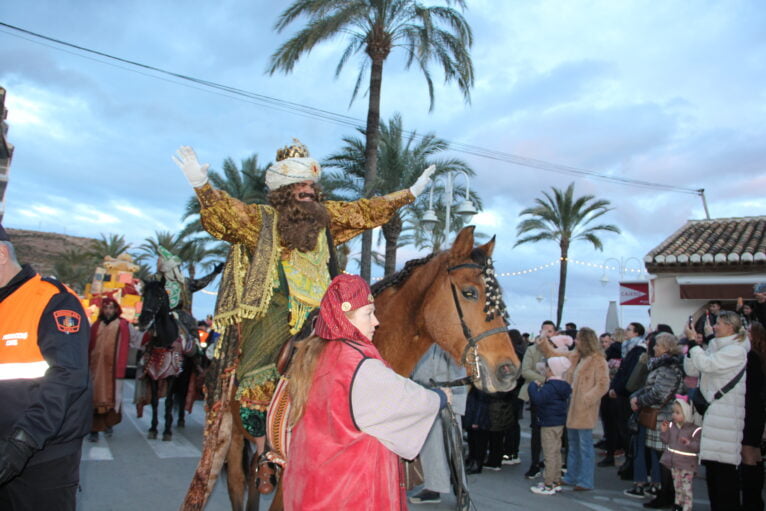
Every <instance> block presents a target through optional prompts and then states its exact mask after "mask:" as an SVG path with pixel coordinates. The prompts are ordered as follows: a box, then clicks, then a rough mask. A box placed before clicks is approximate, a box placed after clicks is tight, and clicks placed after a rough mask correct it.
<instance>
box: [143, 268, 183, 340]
mask: <svg viewBox="0 0 766 511" xmlns="http://www.w3.org/2000/svg"><path fill="white" fill-rule="evenodd" d="M141 301H142V302H143V305H142V307H141V314H139V316H138V329H139V330H141V331H146V330H148V329H149V328H152V329H153V330H154V332H155V334H154V335H155V339H156V345H157V346H170V344H172V343H173V341H175V340H176V339H177V338H178V324H177V323H176V321H175V320H174V319H173V316H172V315H171V314H170V299H169V298H168V293H167V292H166V291H165V285H164V284H163V282H162V281H158V280H152V281H149V282H147V283H146V285H145V286H144V293H143V295H142V297H141Z"/></svg>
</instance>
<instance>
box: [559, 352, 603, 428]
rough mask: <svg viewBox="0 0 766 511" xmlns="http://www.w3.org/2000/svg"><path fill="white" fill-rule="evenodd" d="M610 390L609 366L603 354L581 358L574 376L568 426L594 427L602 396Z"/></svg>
mask: <svg viewBox="0 0 766 511" xmlns="http://www.w3.org/2000/svg"><path fill="white" fill-rule="evenodd" d="M608 390H609V367H608V366H607V363H606V359H605V358H604V356H603V355H600V354H594V355H591V356H589V357H585V358H583V359H581V360H580V362H579V363H578V364H577V367H576V368H575V370H574V377H573V378H572V397H571V398H570V401H569V413H568V414H567V428H571V429H593V428H594V427H596V421H597V420H598V408H599V404H600V403H601V398H602V397H603V395H604V394H606V392H607V391H608Z"/></svg>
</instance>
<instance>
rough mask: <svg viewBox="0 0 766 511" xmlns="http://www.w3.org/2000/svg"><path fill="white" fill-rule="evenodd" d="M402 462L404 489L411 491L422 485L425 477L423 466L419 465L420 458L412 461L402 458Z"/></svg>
mask: <svg viewBox="0 0 766 511" xmlns="http://www.w3.org/2000/svg"><path fill="white" fill-rule="evenodd" d="M402 462H403V463H404V487H405V488H407V490H411V489H413V488H415V487H416V486H420V485H421V484H423V482H424V481H425V475H424V474H423V466H422V465H421V464H420V456H417V457H416V458H415V459H414V460H405V459H404V458H402Z"/></svg>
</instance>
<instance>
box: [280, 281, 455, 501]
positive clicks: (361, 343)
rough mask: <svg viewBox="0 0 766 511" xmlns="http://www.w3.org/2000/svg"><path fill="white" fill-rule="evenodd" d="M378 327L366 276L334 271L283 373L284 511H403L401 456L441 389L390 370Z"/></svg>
mask: <svg viewBox="0 0 766 511" xmlns="http://www.w3.org/2000/svg"><path fill="white" fill-rule="evenodd" d="M377 325H378V320H377V318H376V317H375V304H374V303H373V297H372V294H371V292H370V287H369V286H368V285H367V283H366V282H365V281H364V280H363V279H362V278H361V277H358V276H356V275H348V274H342V275H339V276H337V277H335V278H334V279H333V281H332V282H331V283H330V286H329V287H328V289H327V292H326V293H325V295H324V297H323V298H322V301H321V305H320V310H319V317H318V318H317V320H316V324H315V327H314V334H315V335H314V336H312V337H310V338H309V339H306V340H305V341H303V342H302V343H301V346H300V348H299V350H298V352H297V353H296V356H295V359H294V361H293V364H292V366H291V369H290V373H289V378H290V385H289V391H290V400H291V407H292V408H291V412H290V418H289V423H290V424H291V425H292V428H293V429H292V439H291V441H290V446H289V450H288V453H287V458H288V461H287V464H286V467H285V473H284V479H283V485H284V486H283V488H284V504H285V510H286V511H292V510H298V509H300V510H304V511H305V510H330V509H333V510H334V509H343V510H362V509H365V510H380V509H403V508H406V500H405V493H404V487H403V486H402V485H401V484H400V477H401V470H400V466H399V457H400V456H401V457H402V458H406V459H412V458H414V457H415V456H417V454H418V452H419V451H420V448H421V447H422V445H423V442H425V439H426V437H427V436H428V432H429V431H430V429H431V426H432V424H433V421H434V418H435V417H436V415H437V413H438V411H439V410H440V409H441V408H442V407H443V406H445V405H446V403H447V395H446V394H445V393H444V392H443V391H442V390H441V389H434V390H429V389H426V388H424V387H421V386H420V385H418V384H417V383H415V382H413V381H412V380H409V379H407V378H404V377H402V376H399V375H398V374H396V373H395V372H394V371H393V370H392V369H391V368H390V367H389V366H388V364H386V362H385V361H384V360H383V359H382V358H381V356H380V353H379V352H378V350H377V348H376V347H375V346H374V345H373V344H372V337H373V335H374V333H375V327H376V326H377Z"/></svg>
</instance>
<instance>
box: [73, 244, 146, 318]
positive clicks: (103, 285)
mask: <svg viewBox="0 0 766 511" xmlns="http://www.w3.org/2000/svg"><path fill="white" fill-rule="evenodd" d="M138 269H139V266H138V265H137V264H135V263H134V262H133V257H132V256H131V255H130V254H128V253H122V254H120V255H119V256H118V257H116V258H115V257H111V256H105V257H104V260H103V261H102V262H101V263H100V264H99V265H98V267H97V268H96V271H95V272H94V274H93V280H92V281H91V282H90V284H86V285H85V298H84V299H83V300H82V302H83V307H84V308H85V310H86V311H87V313H88V319H90V322H91V323H93V322H94V321H95V320H96V318H98V312H99V310H100V308H101V300H103V299H104V298H105V297H112V298H113V299H114V300H115V301H116V302H117V303H119V304H120V307H121V308H122V317H123V318H124V319H126V320H128V321H129V322H131V323H134V322H135V320H136V318H138V315H139V314H140V313H141V303H142V302H141V280H140V279H138V278H135V277H134V276H133V275H134V273H135V272H137V271H138Z"/></svg>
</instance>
